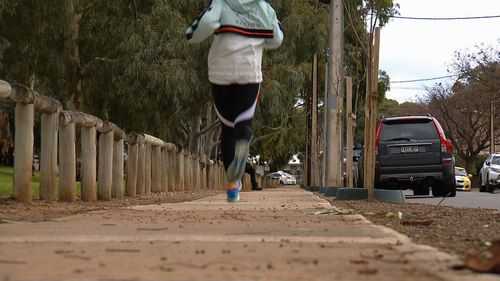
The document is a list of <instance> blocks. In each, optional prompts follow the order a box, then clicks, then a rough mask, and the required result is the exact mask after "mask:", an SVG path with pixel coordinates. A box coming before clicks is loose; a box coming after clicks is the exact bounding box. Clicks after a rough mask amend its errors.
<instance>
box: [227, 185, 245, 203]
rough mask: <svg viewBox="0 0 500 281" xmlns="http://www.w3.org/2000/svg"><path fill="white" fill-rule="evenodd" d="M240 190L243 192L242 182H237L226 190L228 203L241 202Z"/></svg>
mask: <svg viewBox="0 0 500 281" xmlns="http://www.w3.org/2000/svg"><path fill="white" fill-rule="evenodd" d="M240 190H241V181H240V180H239V181H236V182H233V183H231V184H229V186H228V187H227V188H226V193H227V202H238V201H240Z"/></svg>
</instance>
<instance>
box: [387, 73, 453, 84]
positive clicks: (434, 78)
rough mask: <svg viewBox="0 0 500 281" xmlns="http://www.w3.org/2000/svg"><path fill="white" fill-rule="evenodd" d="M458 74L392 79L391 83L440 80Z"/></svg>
mask: <svg viewBox="0 0 500 281" xmlns="http://www.w3.org/2000/svg"><path fill="white" fill-rule="evenodd" d="M456 76H457V75H456V74H454V75H446V76H439V77H432V78H422V79H414V80H400V81H391V84H396V83H413V82H423V81H432V80H440V79H445V78H451V77H456Z"/></svg>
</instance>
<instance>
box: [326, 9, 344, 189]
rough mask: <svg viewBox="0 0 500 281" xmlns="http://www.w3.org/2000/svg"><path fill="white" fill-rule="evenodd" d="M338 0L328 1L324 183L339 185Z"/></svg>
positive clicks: (340, 31) (340, 69)
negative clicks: (328, 47)
mask: <svg viewBox="0 0 500 281" xmlns="http://www.w3.org/2000/svg"><path fill="white" fill-rule="evenodd" d="M342 2H343V1H342V0H332V1H331V3H330V40H329V46H330V52H331V53H330V56H329V57H328V65H329V75H328V76H329V77H328V95H329V96H328V106H327V107H328V129H327V135H328V137H327V145H328V149H327V155H326V157H327V162H328V166H327V173H326V185H327V186H336V187H340V186H341V178H342V173H341V170H342V169H341V167H342V153H341V151H342V141H341V132H342V130H341V128H342V122H341V120H342V118H340V117H341V115H340V114H339V113H341V112H342V100H343V99H342V98H343V94H342V91H343V85H342V84H343V82H344V81H343V59H342V51H343V45H344V44H343V43H344V40H343V32H344V29H343V20H342V19H343V14H344V9H343V7H344V6H343V4H342Z"/></svg>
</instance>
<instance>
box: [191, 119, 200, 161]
mask: <svg viewBox="0 0 500 281" xmlns="http://www.w3.org/2000/svg"><path fill="white" fill-rule="evenodd" d="M190 123H191V124H190V125H191V132H190V134H189V151H190V152H191V153H192V154H198V149H199V145H200V135H199V134H200V126H201V117H199V116H197V117H194V119H193V120H191V122H190Z"/></svg>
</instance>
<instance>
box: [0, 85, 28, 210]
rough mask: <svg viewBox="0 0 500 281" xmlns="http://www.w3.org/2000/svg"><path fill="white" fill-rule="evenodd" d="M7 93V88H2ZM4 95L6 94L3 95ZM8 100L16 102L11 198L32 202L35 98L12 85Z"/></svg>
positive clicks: (24, 90) (20, 87) (21, 87)
mask: <svg viewBox="0 0 500 281" xmlns="http://www.w3.org/2000/svg"><path fill="white" fill-rule="evenodd" d="M4 88H6V90H4V92H7V91H8V87H6V86H4ZM5 95H6V94H5ZM10 98H11V99H12V100H13V101H15V102H16V109H15V128H16V133H15V140H14V179H13V181H14V184H13V187H14V189H13V193H14V194H13V196H14V198H15V199H16V200H19V201H23V202H30V201H31V200H32V192H31V191H32V190H31V188H32V186H31V172H32V170H31V169H32V165H33V144H34V135H33V127H34V122H35V120H34V118H35V117H34V115H35V105H34V102H35V96H34V94H33V92H32V91H31V90H29V89H28V88H26V87H23V86H19V85H14V86H13V88H12V92H11V94H10Z"/></svg>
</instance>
